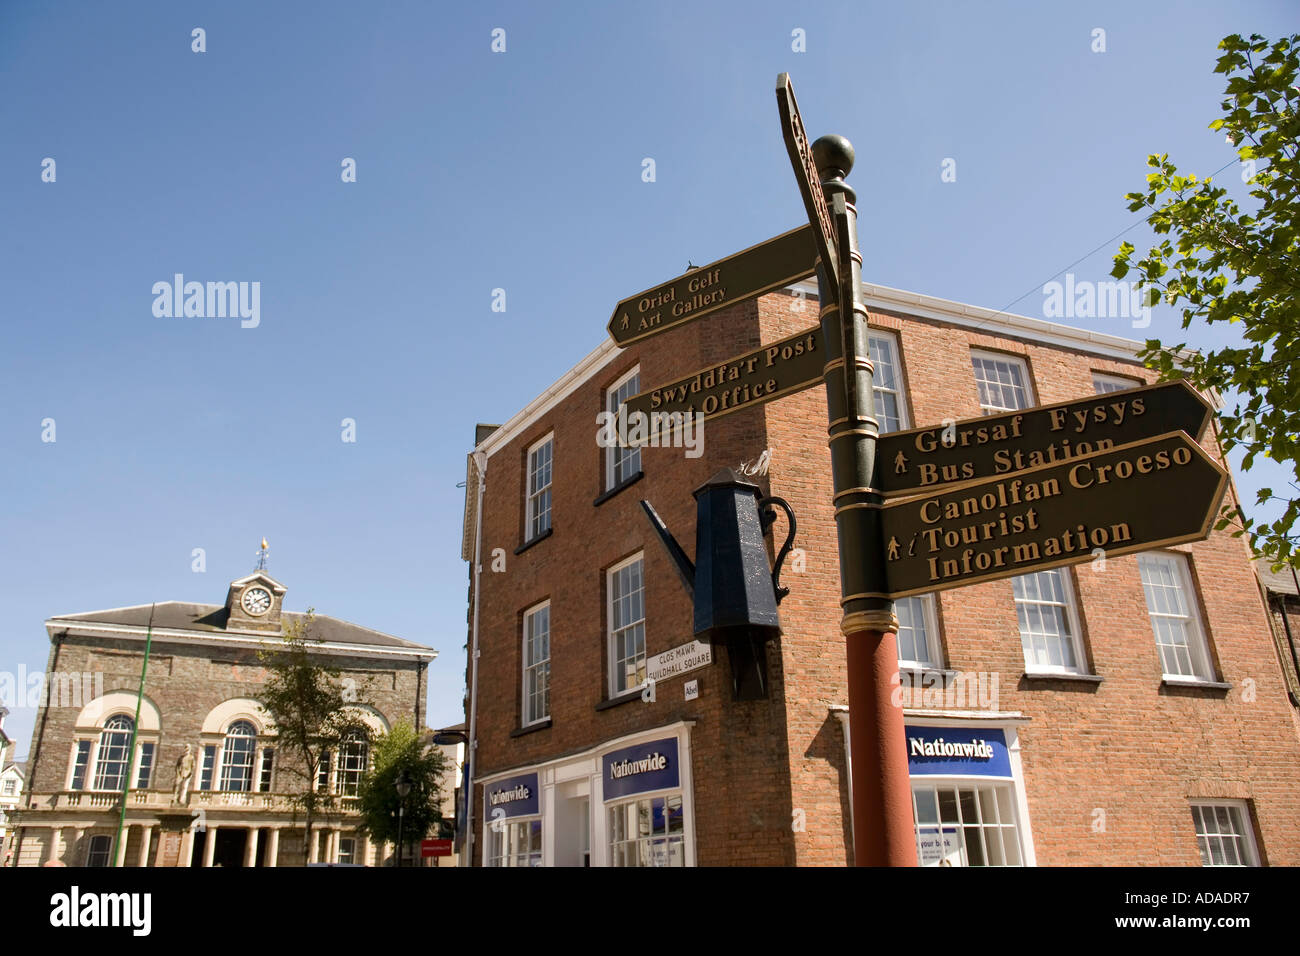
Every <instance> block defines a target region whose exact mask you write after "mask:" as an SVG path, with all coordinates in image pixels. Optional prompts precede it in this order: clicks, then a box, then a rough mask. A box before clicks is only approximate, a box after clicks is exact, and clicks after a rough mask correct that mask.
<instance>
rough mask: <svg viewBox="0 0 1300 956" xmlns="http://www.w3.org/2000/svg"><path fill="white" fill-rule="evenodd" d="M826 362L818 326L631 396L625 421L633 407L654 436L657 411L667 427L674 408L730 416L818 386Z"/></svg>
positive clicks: (649, 432)
mask: <svg viewBox="0 0 1300 956" xmlns="http://www.w3.org/2000/svg"><path fill="white" fill-rule="evenodd" d="M825 365H826V349H825V348H824V347H823V345H822V329H821V326H820V325H817V326H813V327H812V328H808V329H804V330H803V331H802V332H798V333H796V334H795V335H792V336H790V337H789V338H785V339H781V340H780V341H779V342H772V343H771V344H770V345H764V346H762V347H761V348H757V349H754V351H752V352H746V353H745V354H744V355H737V356H736V357H735V358H729V359H727V360H726V361H725V362H718V363H717V364H715V365H710V366H709V367H708V368H705V369H700V371H698V372H695V373H694V374H692V375H688V376H686V377H685V378H679V379H678V380H677V381H675V382H669V383H668V384H667V385H660V386H659V387H658V388H652V389H648V390H646V391H644V392H641V393H640V394H638V395H633V396H632V397H631V398H629V399H628V400H627V403H626V405H625V406H624V407H625V409H626V414H627V416H628V419H629V420H631V419H632V416H633V415H634V414H635V413H637V412H640V413H642V414H644V415H646V416H648V417H649V418H648V427H649V431H648V432H647V434H650V435H653V434H656V433H658V432H659V431H661V430H662V429H661V428H660V427H656V426H655V419H654V416H655V415H656V414H658V415H660V416H661V417H660V419H659V420H660V421H661V422H664V423H665V427H666V426H667V425H668V424H672V421H671V418H670V417H669V416H671V415H672V414H673V413H674V412H677V413H681V414H685V415H703V416H704V417H705V418H706V419H708V418H717V417H718V416H720V415H730V414H731V413H732V412H738V411H740V410H741V409H744V408H752V407H753V406H755V405H761V404H763V403H764V402H770V401H772V399H774V398H781V397H783V396H785V395H791V394H793V393H794V392H798V391H802V390H803V389H805V388H811V387H812V386H814V385H820V384H821V383H822V368H823V367H824V366H825Z"/></svg>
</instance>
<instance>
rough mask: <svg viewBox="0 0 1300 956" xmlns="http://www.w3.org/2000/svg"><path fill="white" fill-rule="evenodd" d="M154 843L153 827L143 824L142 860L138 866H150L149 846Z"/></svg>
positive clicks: (141, 835)
mask: <svg viewBox="0 0 1300 956" xmlns="http://www.w3.org/2000/svg"><path fill="white" fill-rule="evenodd" d="M152 842H153V827H151V826H149V825H148V824H143V825H141V827H140V860H139V862H138V863H137V865H138V866H148V865H149V844H150V843H152Z"/></svg>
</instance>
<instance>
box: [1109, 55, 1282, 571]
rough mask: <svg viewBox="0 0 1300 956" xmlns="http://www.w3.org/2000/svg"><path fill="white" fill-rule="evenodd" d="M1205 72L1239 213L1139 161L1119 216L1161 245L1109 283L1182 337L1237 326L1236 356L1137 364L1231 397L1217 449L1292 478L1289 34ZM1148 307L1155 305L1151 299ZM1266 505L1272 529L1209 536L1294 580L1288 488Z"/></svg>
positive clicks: (1199, 182) (1219, 195)
mask: <svg viewBox="0 0 1300 956" xmlns="http://www.w3.org/2000/svg"><path fill="white" fill-rule="evenodd" d="M1219 49H1220V50H1222V51H1223V54H1222V56H1220V57H1219V60H1218V63H1217V65H1216V66H1215V68H1214V71H1215V72H1216V73H1223V74H1226V76H1227V87H1226V91H1225V92H1226V96H1225V98H1224V100H1223V101H1222V104H1221V105H1222V109H1223V115H1222V116H1221V117H1220V118H1219V119H1216V120H1215V121H1214V122H1212V123H1211V124H1210V129H1214V130H1221V131H1223V132H1224V134H1225V135H1226V138H1227V141H1228V143H1229V144H1230V145H1232V146H1233V147H1235V148H1236V150H1237V156H1238V158H1239V160H1240V164H1241V166H1240V168H1241V170H1242V179H1243V180H1244V181H1245V182H1246V183H1248V185H1249V187H1250V197H1251V200H1252V202H1251V206H1252V209H1250V210H1242V209H1240V208H1239V207H1238V205H1237V203H1236V202H1234V201H1233V200H1232V199H1230V198H1228V196H1227V191H1226V190H1225V189H1224V188H1223V187H1222V186H1218V185H1215V184H1214V183H1213V182H1212V181H1211V179H1209V178H1204V179H1198V178H1197V177H1196V176H1195V175H1182V174H1180V173H1179V172H1178V170H1177V168H1176V167H1175V166H1174V164H1173V163H1172V162H1170V161H1169V157H1168V155H1167V154H1162V155H1159V156H1149V157H1147V165H1148V166H1149V167H1151V169H1152V172H1150V173H1149V174H1148V175H1147V187H1146V191H1145V192H1136V193H1129V194H1128V195H1127V196H1126V197H1125V198H1127V199H1128V200H1129V209H1130V210H1132V211H1137V210H1140V209H1149V210H1150V216H1149V217H1148V221H1149V222H1150V224H1151V227H1152V228H1153V229H1154V231H1155V232H1156V233H1157V234H1158V235H1164V236H1168V237H1170V238H1166V239H1164V240H1162V241H1160V242H1159V244H1158V245H1156V246H1153V247H1152V248H1151V249H1150V250H1149V251H1148V252H1147V253H1146V255H1145V256H1144V257H1142V258H1140V259H1138V260H1137V261H1136V262H1134V247H1133V246H1132V245H1131V244H1130V243H1127V242H1125V243H1124V244H1123V245H1121V246H1120V250H1119V253H1118V254H1117V255H1116V256H1115V266H1114V268H1113V269H1112V270H1111V274H1112V275H1114V276H1115V277H1116V278H1123V277H1124V276H1125V275H1127V274H1128V272H1129V270H1130V268H1133V269H1135V270H1136V271H1137V272H1138V273H1139V274H1140V277H1141V278H1140V282H1141V283H1142V284H1143V285H1144V286H1145V287H1147V288H1148V289H1149V290H1153V291H1155V292H1158V294H1159V295H1160V296H1161V297H1162V298H1163V299H1164V301H1165V302H1167V303H1169V304H1170V305H1173V306H1178V307H1180V308H1181V311H1182V327H1183V328H1184V329H1188V328H1190V327H1191V326H1192V325H1193V323H1201V322H1204V323H1206V324H1213V323H1216V322H1227V323H1230V324H1235V325H1238V326H1239V327H1240V329H1241V334H1242V337H1243V338H1244V339H1245V344H1243V345H1241V346H1233V347H1225V348H1218V349H1213V350H1209V351H1201V352H1195V353H1192V354H1190V355H1188V354H1187V353H1186V352H1185V349H1186V348H1187V345H1186V343H1180V344H1178V345H1165V344H1163V343H1162V342H1161V341H1160V340H1158V339H1150V340H1148V341H1147V343H1146V348H1145V350H1144V351H1143V352H1142V353H1141V357H1142V359H1143V360H1144V361H1145V363H1146V365H1147V367H1149V368H1153V369H1157V370H1158V371H1159V372H1160V375H1161V378H1162V379H1169V378H1180V377H1186V378H1187V379H1188V380H1189V382H1190V384H1192V385H1194V386H1195V387H1196V388H1198V389H1201V390H1212V391H1214V392H1218V393H1228V392H1231V393H1235V395H1236V396H1238V397H1237V398H1236V399H1235V404H1233V405H1232V407H1231V410H1229V408H1228V407H1227V406H1226V405H1225V408H1224V409H1223V410H1222V412H1221V413H1220V415H1219V435H1220V440H1221V441H1222V443H1223V447H1224V449H1225V451H1226V450H1231V449H1233V448H1236V447H1238V446H1240V447H1241V448H1242V449H1243V450H1244V453H1245V454H1244V459H1243V461H1242V468H1243V469H1246V470H1249V469H1250V467H1251V465H1252V464H1253V463H1254V461H1255V458H1256V456H1258V455H1263V456H1264V457H1265V458H1269V459H1272V460H1273V461H1275V462H1278V463H1279V464H1281V465H1283V467H1288V466H1289V467H1290V470H1291V472H1292V475H1293V476H1294V475H1295V474H1297V465H1298V464H1300V381H1298V380H1297V377H1296V375H1297V371H1300V300H1298V299H1297V282H1298V281H1300V280H1298V277H1300V272H1297V265H1300V262H1298V261H1297V251H1298V249H1297V246H1298V244H1300V231H1298V230H1300V166H1298V165H1297V141H1298V140H1300V113H1298V112H1297V104H1298V103H1300V88H1298V87H1297V85H1296V83H1297V79H1296V78H1297V72H1300V35H1298V34H1293V35H1291V36H1290V37H1285V38H1283V39H1280V40H1278V41H1276V42H1274V43H1272V44H1270V43H1269V41H1268V40H1266V39H1265V38H1264V37H1261V36H1259V35H1257V34H1252V35H1251V37H1250V39H1249V40H1243V39H1242V38H1241V37H1240V36H1238V35H1235V34H1234V35H1233V36H1229V37H1226V38H1224V40H1223V41H1222V42H1221V43H1220V44H1219ZM1152 301H1154V299H1153V300H1152ZM1290 484H1291V491H1290V492H1289V493H1287V494H1282V495H1275V494H1274V493H1273V490H1272V489H1271V488H1262V489H1260V490H1259V492H1258V495H1257V500H1256V502H1255V503H1256V504H1257V505H1263V504H1265V503H1266V502H1269V501H1276V502H1278V503H1280V504H1281V505H1282V506H1283V513H1282V515H1281V517H1279V518H1277V520H1275V521H1271V522H1256V521H1254V520H1253V519H1251V518H1250V517H1248V516H1247V515H1246V514H1244V513H1243V512H1242V511H1241V510H1240V509H1239V508H1237V507H1235V506H1232V505H1227V506H1225V508H1224V512H1223V515H1222V517H1221V519H1220V521H1219V524H1218V527H1220V528H1224V527H1229V526H1231V527H1233V528H1234V532H1233V533H1234V534H1237V535H1241V534H1249V535H1251V542H1252V548H1253V549H1254V550H1255V552H1256V554H1260V555H1268V556H1270V557H1272V558H1273V559H1274V560H1275V565H1274V566H1275V567H1280V565H1281V564H1282V563H1283V562H1287V563H1290V564H1291V565H1292V566H1293V567H1300V549H1298V548H1297V544H1300V537H1298V536H1297V534H1296V533H1295V532H1294V531H1293V529H1294V528H1295V525H1296V523H1297V520H1298V519H1300V486H1297V484H1296V482H1295V481H1294V478H1293V480H1292V481H1291V482H1290Z"/></svg>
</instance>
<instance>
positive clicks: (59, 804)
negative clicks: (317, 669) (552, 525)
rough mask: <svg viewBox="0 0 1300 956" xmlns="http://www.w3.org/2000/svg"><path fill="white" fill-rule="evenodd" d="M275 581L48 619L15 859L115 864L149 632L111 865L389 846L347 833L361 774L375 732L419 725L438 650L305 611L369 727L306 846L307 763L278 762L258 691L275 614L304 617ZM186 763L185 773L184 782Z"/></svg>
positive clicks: (331, 854)
mask: <svg viewBox="0 0 1300 956" xmlns="http://www.w3.org/2000/svg"><path fill="white" fill-rule="evenodd" d="M284 594H285V587H284V585H282V584H280V583H279V582H278V581H276V580H275V579H273V578H272V577H270V575H268V574H266V573H265V572H263V571H256V572H254V573H252V574H250V575H247V576H246V577H243V578H240V579H239V580H237V581H234V582H232V583H231V585H230V589H229V592H228V594H227V597H226V601H225V603H224V604H185V603H180V602H175V601H168V602H163V603H159V604H157V605H152V606H151V605H148V604H144V605H139V606H136V607H126V608H117V609H113V610H106V611H91V612H88V613H84V614H67V615H62V616H59V617H54V618H51V619H50V620H48V621H46V622H45V629H46V631H47V632H48V633H49V638H50V645H51V646H50V656H49V664H48V667H47V675H49V681H48V694H47V697H48V699H47V700H46V701H45V702H44V703H43V705H42V707H41V709H40V712H39V713H38V714H37V719H36V728H35V731H34V733H33V736H32V746H31V751H30V758H29V760H28V788H27V793H26V796H25V799H24V802H23V807H22V809H21V811H20V813H19V814H18V817H19V822H18V834H17V838H16V840H15V853H14V855H15V861H14V862H15V865H18V866H39V865H42V864H45V863H48V862H50V861H58V862H60V863H62V864H64V865H68V866H107V865H109V863H110V859H109V858H110V856H111V848H112V845H113V834H114V832H115V830H116V828H117V824H118V815H119V808H120V806H121V802H120V801H121V791H122V786H123V782H124V777H125V776H126V774H127V772H128V764H129V762H128V760H127V755H128V750H129V746H130V740H131V733H132V729H133V726H134V723H135V720H136V717H135V715H136V707H137V700H139V698H138V695H137V690H138V688H139V686H140V671H141V665H142V663H143V658H144V647H145V639H146V634H147V632H149V631H151V632H152V641H153V643H152V648H151V651H150V656H149V667H148V674H147V679H146V681H145V685H144V696H143V700H141V701H140V716H139V728H138V731H137V733H136V744H135V757H134V764H133V766H134V771H133V774H132V779H131V781H130V791H129V793H128V797H127V808H126V817H125V823H126V828H125V829H124V830H123V839H122V840H121V842H120V843H119V845H118V863H119V865H125V866H218V865H219V866H292V865H299V866H301V865H302V864H303V863H304V862H308V861H310V862H313V863H315V862H320V863H358V864H370V865H374V864H376V863H378V862H380V861H381V860H382V859H385V858H386V856H387V853H388V850H387V848H382V847H376V846H374V845H373V844H372V843H371V842H370V841H369V840H367V839H365V838H363V837H361V836H359V835H358V834H357V833H356V827H357V824H358V823H359V822H360V817H359V816H358V814H357V813H356V811H355V795H356V788H357V784H358V783H359V781H360V778H361V775H362V774H363V773H364V772H365V770H366V768H367V765H368V758H369V739H370V738H371V737H373V736H374V735H377V734H382V733H385V732H387V731H388V730H389V729H390V727H391V726H392V725H393V724H394V723H396V722H397V721H399V720H406V721H410V722H411V723H412V725H413V726H415V727H417V728H422V727H423V723H422V722H423V720H424V716H425V715H424V712H423V711H424V708H423V703H424V696H425V689H426V677H427V675H426V668H427V666H428V664H429V662H430V661H432V660H433V659H434V658H435V657H436V656H437V652H435V651H433V650H431V649H429V648H427V647H424V646H422V645H420V644H414V643H412V642H410V641H406V640H402V639H400V638H396V637H392V636H390V635H387V634H381V633H379V632H377V631H373V630H370V629H369V628H365V627H360V626H358V625H356V624H350V623H348V622H346V621H340V620H337V619H335V618H330V617H324V616H321V615H316V616H315V618H314V620H313V622H312V623H311V625H310V627H309V629H308V630H307V636H308V637H309V639H311V640H315V641H320V642H321V643H320V645H319V647H320V650H319V652H318V653H319V660H320V661H321V663H322V664H325V665H326V666H330V667H336V668H338V670H339V674H340V681H341V684H342V686H343V687H344V688H345V689H348V688H350V689H352V690H355V692H356V694H357V701H358V703H357V704H356V705H355V706H353V707H352V708H351V712H352V713H353V715H354V716H355V717H357V718H358V720H359V721H360V722H361V723H364V724H365V726H366V728H367V730H366V731H363V732H359V733H358V734H357V735H356V736H355V737H354V739H353V741H352V742H351V743H350V744H348V745H347V746H345V747H343V748H340V749H341V750H342V752H341V753H333V752H331V753H330V754H329V758H328V760H327V761H326V762H325V763H326V765H325V766H323V767H322V769H321V773H320V775H319V781H318V786H320V787H322V788H328V789H329V791H330V792H332V793H333V794H335V795H336V796H337V797H338V800H337V801H336V806H335V808H334V810H333V811H331V812H326V813H322V814H320V815H319V816H318V817H317V819H316V821H315V822H314V824H313V838H314V839H313V841H312V842H313V844H314V846H312V847H310V848H309V847H307V846H306V840H305V828H304V821H303V817H302V813H301V811H298V812H297V813H295V812H294V808H293V807H292V806H291V804H290V802H289V799H288V796H289V794H291V793H292V792H294V791H295V790H298V789H300V788H301V786H302V780H301V777H297V776H294V775H293V774H291V773H289V772H286V769H285V768H286V763H285V761H286V760H287V759H288V758H287V755H286V754H285V753H282V752H281V748H279V747H278V746H277V741H276V732H275V727H274V725H273V723H272V722H271V720H270V717H269V715H268V714H267V713H266V712H265V711H264V710H263V709H262V707H261V706H260V704H259V702H258V693H259V689H260V688H261V687H262V685H263V684H264V682H265V680H266V671H265V668H264V667H263V665H262V664H261V662H260V661H259V659H258V656H257V652H258V651H259V649H263V648H271V649H274V648H275V647H276V646H278V645H280V644H281V640H280V638H281V635H282V634H283V633H284V626H285V624H286V623H288V622H290V621H295V620H300V619H301V618H302V617H303V615H300V614H295V613H292V612H288V611H284V612H282V610H281V605H282V601H283V599H284ZM151 615H152V625H150V619H151ZM187 754H188V756H187ZM186 777H187V778H188V786H184V785H183V784H181V782H180V781H181V779H182V778H186Z"/></svg>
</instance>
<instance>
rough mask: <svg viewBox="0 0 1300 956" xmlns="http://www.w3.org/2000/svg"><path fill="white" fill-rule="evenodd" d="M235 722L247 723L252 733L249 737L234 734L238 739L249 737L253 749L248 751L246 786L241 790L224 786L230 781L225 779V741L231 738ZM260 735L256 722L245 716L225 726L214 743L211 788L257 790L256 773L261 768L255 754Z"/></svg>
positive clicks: (236, 791)
mask: <svg viewBox="0 0 1300 956" xmlns="http://www.w3.org/2000/svg"><path fill="white" fill-rule="evenodd" d="M236 724H248V726H250V727H252V728H253V733H252V736H251V737H249V735H247V734H235V735H234V736H235V737H237V738H239V739H245V738H247V739H251V740H252V742H253V749H252V750H251V751H250V752H249V764H248V787H247V788H245V789H243V790H230V791H227V790H226V788H225V784H227V783H230V781H229V780H227V779H226V777H227V773H226V770H227V767H226V744H227V741H229V740H230V739H231V733H230V728H231V727H234V726H235V725H236ZM261 735H262V730H261V728H260V727H258V726H257V724H256V723H254V722H253V721H251V720H249V719H248V718H247V717H239V718H237V719H235V720H232V721H231V722H230V724H229V726H227V727H226V730H225V733H223V734H222V735H221V739H220V742H219V743H217V744H216V746H217V752H216V756H215V758H214V760H213V770H212V789H213V790H215V791H217V792H219V793H256V792H257V775H258V773H259V772H260V770H261V767H260V766H259V765H258V762H257V755H258V752H259V749H260V748H259V747H258V744H259V740H258V738H259V737H261ZM214 742H215V741H214Z"/></svg>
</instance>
